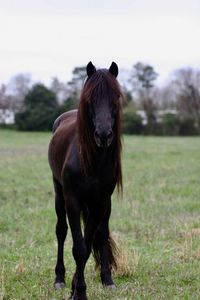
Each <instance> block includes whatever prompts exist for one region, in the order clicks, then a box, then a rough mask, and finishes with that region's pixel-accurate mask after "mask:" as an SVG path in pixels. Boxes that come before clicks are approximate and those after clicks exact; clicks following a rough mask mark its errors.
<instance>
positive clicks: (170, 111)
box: [137, 109, 177, 125]
mask: <svg viewBox="0 0 200 300" xmlns="http://www.w3.org/2000/svg"><path fill="white" fill-rule="evenodd" d="M137 114H138V115H139V116H140V117H141V118H142V124H143V125H147V123H148V120H147V115H146V112H145V111H144V110H138V111H137ZM168 114H169V115H177V110H176V109H164V110H158V111H156V116H155V117H156V122H157V123H161V122H162V120H163V117H164V116H166V115H168Z"/></svg>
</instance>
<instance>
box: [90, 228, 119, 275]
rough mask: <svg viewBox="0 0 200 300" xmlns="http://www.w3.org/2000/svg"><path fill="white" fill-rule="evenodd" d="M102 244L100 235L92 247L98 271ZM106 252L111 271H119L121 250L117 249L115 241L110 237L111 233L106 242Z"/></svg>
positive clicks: (96, 237)
mask: <svg viewBox="0 0 200 300" xmlns="http://www.w3.org/2000/svg"><path fill="white" fill-rule="evenodd" d="M100 243H101V241H100V240H99V239H98V235H96V236H95V239H94V242H93V246H92V254H93V256H94V259H95V263H96V266H95V268H96V269H98V268H99V267H100V264H101V258H100V251H99V246H100ZM104 251H105V253H107V257H108V263H109V267H110V270H112V269H115V270H116V269H117V256H118V254H119V250H118V248H117V245H116V243H115V241H114V240H113V238H112V237H111V236H110V233H109V236H108V239H107V240H106V242H105V245H104Z"/></svg>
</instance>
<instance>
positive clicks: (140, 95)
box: [130, 62, 158, 132]
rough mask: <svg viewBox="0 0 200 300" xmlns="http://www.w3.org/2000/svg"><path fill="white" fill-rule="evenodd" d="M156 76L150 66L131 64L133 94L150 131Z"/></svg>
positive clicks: (153, 112)
mask: <svg viewBox="0 0 200 300" xmlns="http://www.w3.org/2000/svg"><path fill="white" fill-rule="evenodd" d="M157 76H158V74H157V73H156V72H155V70H154V68H153V67H152V66H150V65H148V64H144V63H141V62H139V63H137V64H136V65H134V66H133V70H132V74H131V78H130V83H131V84H132V91H133V95H134V97H135V98H137V99H138V104H139V108H140V109H142V110H144V111H145V113H146V117H147V122H148V127H149V131H150V132H151V131H153V127H154V125H155V123H156V110H157V103H156V101H155V99H154V93H155V92H154V81H155V80H156V78H157Z"/></svg>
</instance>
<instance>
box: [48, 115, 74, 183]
mask: <svg viewBox="0 0 200 300" xmlns="http://www.w3.org/2000/svg"><path fill="white" fill-rule="evenodd" d="M76 119H77V110H71V111H68V112H65V113H63V114H62V115H60V116H59V117H58V118H57V119H56V120H55V122H54V124H53V137H52V139H51V141H50V144H49V163H50V166H51V169H52V173H53V176H54V177H55V178H57V179H58V180H59V181H60V180H61V173H62V169H63V165H64V162H65V160H66V157H67V156H69V154H70V149H71V147H72V146H73V145H74V144H75V143H76Z"/></svg>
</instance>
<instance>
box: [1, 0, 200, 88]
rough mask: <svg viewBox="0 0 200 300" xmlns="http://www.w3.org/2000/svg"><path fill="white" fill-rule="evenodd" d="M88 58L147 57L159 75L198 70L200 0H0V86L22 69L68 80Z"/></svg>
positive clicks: (127, 64) (104, 62)
mask: <svg viewBox="0 0 200 300" xmlns="http://www.w3.org/2000/svg"><path fill="white" fill-rule="evenodd" d="M90 60H92V62H93V63H94V64H95V65H97V66H100V67H109V65H110V63H111V61H113V60H114V61H116V62H117V63H118V65H119V67H120V68H122V69H130V68H131V67H132V66H133V65H134V64H135V63H136V62H138V61H142V62H146V63H149V64H151V65H153V66H154V68H155V69H156V71H157V72H158V73H159V74H160V78H161V79H163V80H164V79H165V78H167V76H168V74H169V73H170V71H172V70H173V69H176V68H179V67H183V66H192V67H195V68H199V67H200V0H167V1H165V0H163V1H162V0H98V1H92V0H90V1H89V0H84V1H83V0H71V1H68V0H29V1H27V0H0V84H1V83H2V82H4V83H6V82H7V81H8V80H9V79H10V78H11V77H12V76H13V75H15V74H17V73H22V72H28V73H31V74H32V76H33V78H34V79H37V80H38V79H40V80H42V81H43V82H45V83H48V82H49V81H50V79H51V78H52V77H53V76H57V77H58V78H59V79H61V80H65V81H66V80H69V79H70V75H71V72H72V69H73V68H74V67H75V66H82V65H86V64H87V62H88V61H90Z"/></svg>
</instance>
